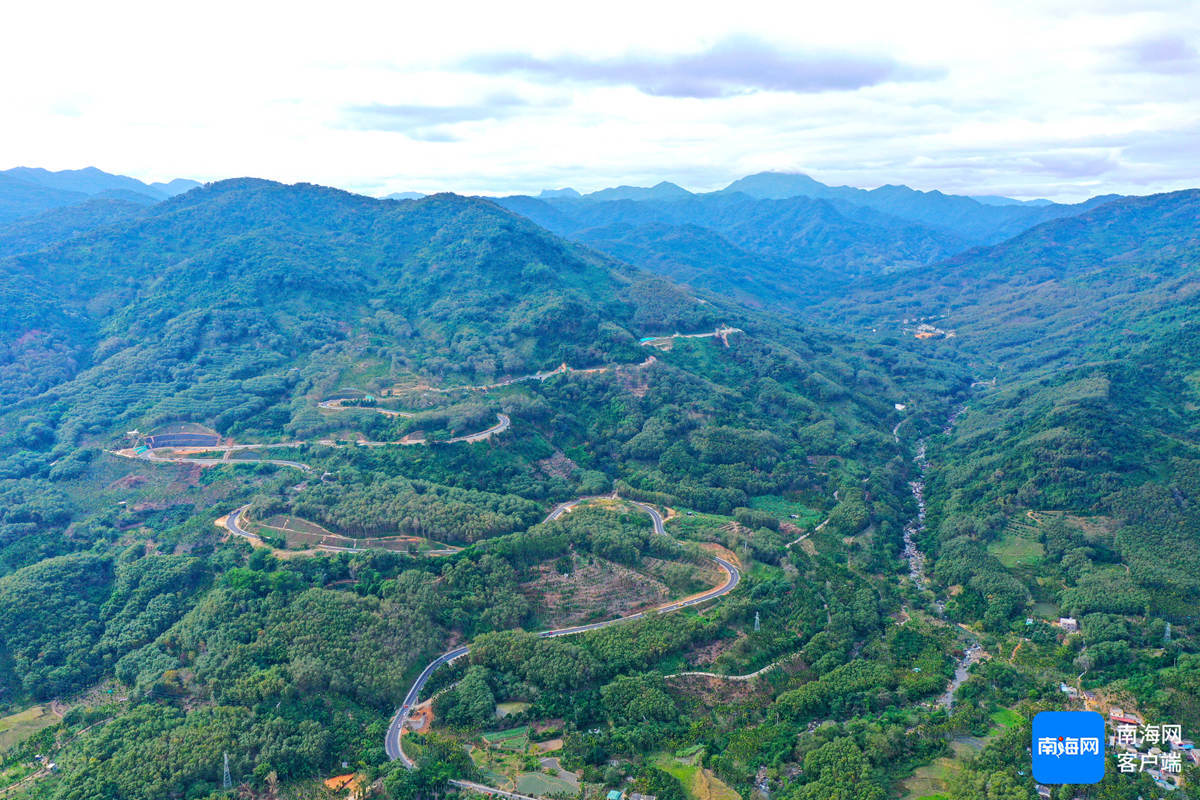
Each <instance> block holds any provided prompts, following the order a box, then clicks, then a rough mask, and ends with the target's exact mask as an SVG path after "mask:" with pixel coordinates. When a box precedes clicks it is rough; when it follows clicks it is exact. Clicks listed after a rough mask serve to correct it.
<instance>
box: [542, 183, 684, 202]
mask: <svg viewBox="0 0 1200 800" xmlns="http://www.w3.org/2000/svg"><path fill="white" fill-rule="evenodd" d="M557 196H559V197H570V195H566V194H559V195H557ZM691 196H692V193H691V192H689V191H688V190H687V189H684V188H683V187H682V186H679V185H677V184H674V183H671V182H670V181H661V182H660V183H656V184H654V185H653V186H651V187H649V188H646V187H643V186H616V187H613V188H611V189H600V190H599V191H596V192H589V193H588V194H585V195H583V199H584V200H590V201H592V202H597V203H602V202H608V201H612V200H677V199H680V198H683V197H691Z"/></svg>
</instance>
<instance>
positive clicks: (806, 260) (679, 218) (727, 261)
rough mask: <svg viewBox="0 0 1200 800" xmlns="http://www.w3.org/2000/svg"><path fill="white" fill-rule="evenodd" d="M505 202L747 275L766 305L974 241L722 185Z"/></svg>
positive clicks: (701, 284)
mask: <svg viewBox="0 0 1200 800" xmlns="http://www.w3.org/2000/svg"><path fill="white" fill-rule="evenodd" d="M497 202H499V203H500V204H501V205H503V206H504V207H505V208H508V209H509V210H511V211H515V212H516V213H518V214H523V215H524V216H527V217H529V218H530V219H532V220H533V221H534V222H536V223H538V224H539V225H541V226H542V227H545V228H547V229H549V230H551V231H553V232H555V233H557V234H559V235H562V236H566V237H568V238H572V239H575V240H576V241H580V242H585V243H587V244H589V245H591V246H593V247H596V248H597V249H599V250H602V251H603V252H606V253H609V254H610V255H614V256H616V257H618V258H622V259H626V260H630V261H632V262H633V263H635V264H637V265H639V266H642V267H644V268H646V269H649V270H653V271H655V272H658V273H660V274H663V275H667V276H669V277H671V278H673V279H675V280H681V281H684V282H687V283H689V284H691V285H693V286H696V287H697V288H707V289H710V290H713V291H720V292H727V291H729V290H730V287H731V280H733V279H734V277H735V276H736V277H737V280H740V281H744V282H745V283H744V285H741V284H739V291H738V292H737V294H738V295H739V296H741V297H742V298H743V299H747V297H748V296H754V297H756V298H757V302H759V303H762V302H783V301H785V299H786V298H792V299H793V300H795V299H796V298H799V297H803V296H811V295H812V294H814V293H821V292H825V291H828V290H830V289H831V288H832V286H833V285H834V284H837V283H839V282H844V281H846V280H849V279H851V278H853V277H855V276H859V275H864V274H873V273H881V272H890V271H895V270H898V269H904V268H907V267H911V266H918V265H921V264H928V263H932V262H933V261H937V260H939V259H941V258H946V257H948V256H950V255H953V254H955V253H958V252H961V251H962V250H964V249H966V248H967V247H968V246H969V245H970V242H968V241H966V240H963V239H960V238H959V237H956V236H954V235H953V234H950V233H947V232H944V231H938V230H934V229H931V228H928V227H925V226H922V225H917V224H913V223H912V222H909V221H907V220H904V219H900V218H898V217H893V216H889V215H887V214H883V213H880V212H877V211H875V210H873V209H869V208H862V207H859V206H854V205H852V204H846V203H844V202H841V201H826V200H815V199H812V198H807V197H792V198H787V199H783V200H763V199H755V198H752V197H749V196H748V195H745V194H741V193H726V192H720V193H710V194H703V195H686V196H684V197H682V198H675V199H668V200H642V201H637V200H632V199H624V200H610V201H601V202H598V201H596V200H592V199H590V198H588V197H584V198H580V199H572V198H533V197H525V196H516V197H505V198H500V199H499V200H497ZM685 242H689V243H691V244H690V245H685V244H684V243H685ZM693 245H694V247H693ZM756 273H761V274H756ZM785 287H786V290H785Z"/></svg>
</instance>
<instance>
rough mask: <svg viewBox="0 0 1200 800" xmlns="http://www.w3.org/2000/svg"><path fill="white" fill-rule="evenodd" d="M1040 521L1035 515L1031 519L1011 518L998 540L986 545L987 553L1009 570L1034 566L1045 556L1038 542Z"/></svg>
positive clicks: (1025, 516)
mask: <svg viewBox="0 0 1200 800" xmlns="http://www.w3.org/2000/svg"><path fill="white" fill-rule="evenodd" d="M1041 519H1042V518H1041V517H1039V516H1037V515H1036V514H1035V515H1034V516H1032V517H1031V516H1029V515H1028V514H1020V515H1018V516H1015V517H1013V518H1012V519H1011V520H1009V522H1008V525H1006V526H1005V527H1004V530H1003V531H1002V532H1001V533H1000V538H998V539H997V540H996V541H994V542H992V543H991V544H989V545H988V552H989V553H991V554H992V555H994V556H995V557H996V558H998V559H1000V563H1001V564H1003V565H1004V566H1005V567H1007V568H1009V569H1013V568H1015V567H1031V566H1035V565H1036V564H1038V563H1039V562H1040V561H1041V560H1042V557H1043V556H1045V555H1046V549H1045V548H1044V547H1042V543H1041V542H1040V541H1038V538H1039V536H1040V535H1041V534H1040V532H1039V530H1038V528H1040V527H1041V525H1040V520H1041Z"/></svg>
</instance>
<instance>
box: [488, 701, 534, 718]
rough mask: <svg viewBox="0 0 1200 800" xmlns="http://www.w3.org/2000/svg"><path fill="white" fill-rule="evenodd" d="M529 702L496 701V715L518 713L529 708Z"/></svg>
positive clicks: (503, 715)
mask: <svg viewBox="0 0 1200 800" xmlns="http://www.w3.org/2000/svg"><path fill="white" fill-rule="evenodd" d="M530 705H531V704H530V703H497V704H496V716H497V717H507V716H508V715H509V714H520V713H521V712H522V711H525V710H527V709H528V708H529V706H530Z"/></svg>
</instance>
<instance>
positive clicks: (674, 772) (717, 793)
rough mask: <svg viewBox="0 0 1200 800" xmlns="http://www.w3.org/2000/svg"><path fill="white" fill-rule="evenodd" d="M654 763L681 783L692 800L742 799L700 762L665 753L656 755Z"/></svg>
mask: <svg viewBox="0 0 1200 800" xmlns="http://www.w3.org/2000/svg"><path fill="white" fill-rule="evenodd" d="M654 765H655V766H657V767H658V768H659V769H661V770H663V771H664V772H667V773H668V774H670V775H671V776H672V777H674V778H675V779H676V780H678V781H679V783H680V784H682V785H683V790H684V791H685V792H687V795H688V797H689V798H691V800H741V795H739V794H738V793H737V792H735V791H734V790H733V789H732V788H730V787H729V785H728V784H726V783H725V782H724V781H722V780H721V779H720V778H718V777H717V776H716V775H714V774H713V773H712V770H708V769H704V768H703V767H701V766H700V765H699V764H693V763H689V761H683V760H681V759H678V758H673V757H671V756H669V755H666V754H663V755H659V756H657V757H655V759H654Z"/></svg>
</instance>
